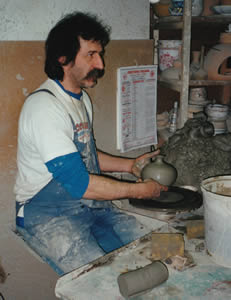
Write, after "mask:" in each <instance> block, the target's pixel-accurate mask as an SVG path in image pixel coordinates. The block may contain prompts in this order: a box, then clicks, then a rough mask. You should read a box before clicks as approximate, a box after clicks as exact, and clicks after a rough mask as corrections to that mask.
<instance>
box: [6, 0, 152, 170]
mask: <svg viewBox="0 0 231 300" xmlns="http://www.w3.org/2000/svg"><path fill="white" fill-rule="evenodd" d="M74 10H80V11H90V12H93V13H96V14H98V15H99V17H100V18H102V19H103V20H104V21H105V23H107V24H109V25H110V26H112V35H111V38H112V39H114V40H126V39H127V40H129V39H131V40H138V39H141V40H142V39H143V40H145V39H147V38H148V36H149V1H148V0H139V1H134V0H116V1H113V0H84V1H80V0H65V1H62V0H49V1H47V0H20V1H17V0H1V1H0V28H1V31H0V40H1V42H0V64H1V69H0V70H1V71H0V87H1V89H0V167H1V170H3V169H4V167H7V166H9V162H12V160H15V150H16V144H17V122H18V116H19V111H20V108H21V106H22V103H23V101H24V98H25V96H26V95H27V94H28V92H29V90H33V89H34V88H35V87H37V86H38V84H40V83H41V82H42V81H43V79H44V78H45V74H44V73H43V59H44V57H43V56H44V53H43V47H36V46H35V44H33V41H34V43H36V42H37V41H44V40H45V38H46V36H47V33H48V31H49V30H50V28H51V27H52V26H53V25H54V24H55V23H56V22H57V20H58V19H60V17H61V16H63V15H64V14H66V13H69V12H72V11H74ZM21 43H22V44H21Z"/></svg>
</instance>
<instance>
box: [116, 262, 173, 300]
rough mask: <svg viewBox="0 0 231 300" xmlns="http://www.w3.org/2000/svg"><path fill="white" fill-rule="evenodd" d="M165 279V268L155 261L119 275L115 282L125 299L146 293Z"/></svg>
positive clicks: (166, 276) (166, 277) (166, 270)
mask: <svg viewBox="0 0 231 300" xmlns="http://www.w3.org/2000/svg"><path fill="white" fill-rule="evenodd" d="M167 279H168V268H167V266H166V265H165V264H164V263H162V262H161V261H155V262H153V263H151V264H149V265H147V266H145V267H143V268H139V269H137V270H134V271H130V272H127V273H123V274H121V275H119V277H118V279H117V281H118V285H119V289H120V293H121V295H122V296H123V297H125V298H126V299H127V298H128V297H131V296H135V295H139V294H141V293H144V292H148V291H149V290H151V289H152V288H154V287H156V286H158V285H160V284H161V283H163V282H165V281H166V280H167Z"/></svg>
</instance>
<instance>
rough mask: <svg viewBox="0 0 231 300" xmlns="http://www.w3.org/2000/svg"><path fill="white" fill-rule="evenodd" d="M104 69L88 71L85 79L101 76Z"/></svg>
mask: <svg viewBox="0 0 231 300" xmlns="http://www.w3.org/2000/svg"><path fill="white" fill-rule="evenodd" d="M104 72H105V71H104V69H102V70H101V69H93V70H91V71H90V72H88V73H87V75H86V77H85V78H84V79H90V78H95V79H97V78H101V77H103V75H104Z"/></svg>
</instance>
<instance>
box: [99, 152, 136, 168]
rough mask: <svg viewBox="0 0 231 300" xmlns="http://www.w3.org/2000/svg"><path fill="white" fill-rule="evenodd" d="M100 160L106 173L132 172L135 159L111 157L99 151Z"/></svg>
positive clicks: (101, 166)
mask: <svg viewBox="0 0 231 300" xmlns="http://www.w3.org/2000/svg"><path fill="white" fill-rule="evenodd" d="M98 159H99V165H100V169H101V171H104V172H128V173H130V172H131V169H132V166H133V164H134V159H132V158H123V157H117V156H113V155H109V154H106V153H103V152H101V151H98Z"/></svg>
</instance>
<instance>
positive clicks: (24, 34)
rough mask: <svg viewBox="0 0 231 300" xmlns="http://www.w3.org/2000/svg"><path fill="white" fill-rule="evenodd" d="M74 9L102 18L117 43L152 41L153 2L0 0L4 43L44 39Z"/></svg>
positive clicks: (1, 36) (130, 0) (116, 0)
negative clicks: (6, 41) (141, 40)
mask: <svg viewBox="0 0 231 300" xmlns="http://www.w3.org/2000/svg"><path fill="white" fill-rule="evenodd" d="M74 10H80V11H89V12H93V13H96V14H97V15H99V17H100V18H101V19H103V20H104V21H105V22H106V23H107V24H109V25H110V26H112V35H111V38H112V39H114V40H119V39H121V40H125V39H148V38H149V0H0V28H1V30H0V40H16V41H17V40H44V39H46V37H47V34H48V31H49V30H50V29H51V27H53V25H54V24H55V23H56V22H57V21H58V20H59V19H60V18H61V16H62V15H64V14H66V13H70V12H72V11H74Z"/></svg>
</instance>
